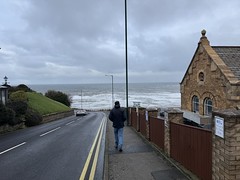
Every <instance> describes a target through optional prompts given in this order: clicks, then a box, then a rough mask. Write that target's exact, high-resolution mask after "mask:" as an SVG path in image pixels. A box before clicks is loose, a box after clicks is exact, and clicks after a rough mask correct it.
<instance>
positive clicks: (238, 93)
mask: <svg viewBox="0 0 240 180" xmlns="http://www.w3.org/2000/svg"><path fill="white" fill-rule="evenodd" d="M201 33H202V37H201V38H200V41H199V43H198V47H197V49H196V51H195V53H194V56H193V58H192V60H191V62H190V64H189V66H188V69H187V71H186V73H185V75H184V77H183V79H182V81H181V83H180V85H181V109H182V110H183V111H184V112H185V115H186V114H191V115H190V116H189V115H187V116H188V117H189V118H191V117H194V116H195V117H196V116H198V118H197V119H196V118H195V119H194V118H193V121H195V122H197V123H199V124H207V123H208V117H211V115H212V111H213V110H220V109H231V108H233V109H238V108H240V46H211V45H210V43H209V41H208V39H207V37H206V36H205V35H206V31H205V30H202V32H201ZM189 118H188V119H189Z"/></svg>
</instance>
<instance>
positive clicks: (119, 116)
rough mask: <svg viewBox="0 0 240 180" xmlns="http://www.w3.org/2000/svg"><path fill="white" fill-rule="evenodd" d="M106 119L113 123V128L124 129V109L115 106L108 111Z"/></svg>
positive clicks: (117, 105)
mask: <svg viewBox="0 0 240 180" xmlns="http://www.w3.org/2000/svg"><path fill="white" fill-rule="evenodd" d="M108 118H109V119H110V121H112V122H113V127H114V128H123V127H124V121H125V120H126V115H125V111H124V109H123V108H121V107H120V104H115V106H114V108H113V109H112V110H111V111H110V114H109V117H108Z"/></svg>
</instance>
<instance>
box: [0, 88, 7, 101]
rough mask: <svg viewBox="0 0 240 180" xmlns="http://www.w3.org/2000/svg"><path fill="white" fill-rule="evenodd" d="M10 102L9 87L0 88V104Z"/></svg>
mask: <svg viewBox="0 0 240 180" xmlns="http://www.w3.org/2000/svg"><path fill="white" fill-rule="evenodd" d="M7 100H8V87H6V86H0V103H2V104H4V105H5V104H6V102H7Z"/></svg>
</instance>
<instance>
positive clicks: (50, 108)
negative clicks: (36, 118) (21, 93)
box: [27, 92, 71, 115]
mask: <svg viewBox="0 0 240 180" xmlns="http://www.w3.org/2000/svg"><path fill="white" fill-rule="evenodd" d="M27 97H28V105H29V107H30V108H32V109H34V110H36V111H37V112H39V113H40V114H41V115H47V114H52V113H57V112H65V111H69V110H71V108H69V107H68V106H65V105H64V104H62V103H59V102H57V101H54V100H52V99H50V98H48V97H46V96H44V95H42V94H40V93H35V92H27Z"/></svg>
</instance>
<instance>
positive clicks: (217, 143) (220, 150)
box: [212, 110, 240, 180]
mask: <svg viewBox="0 0 240 180" xmlns="http://www.w3.org/2000/svg"><path fill="white" fill-rule="evenodd" d="M215 116H217V117H220V118H222V119H223V122H224V125H223V127H224V132H223V133H224V136H223V138H222V137H219V136H217V135H215V132H216V124H215ZM213 122H214V127H213V136H212V144H213V148H212V149H213V153H212V172H213V174H212V179H214V180H215V179H216V180H217V179H225V180H230V179H231V180H237V179H240V111H239V110H223V111H216V112H213Z"/></svg>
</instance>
